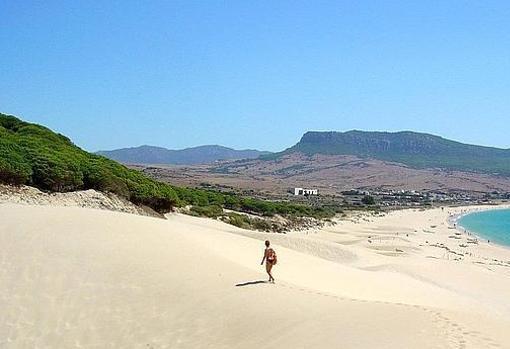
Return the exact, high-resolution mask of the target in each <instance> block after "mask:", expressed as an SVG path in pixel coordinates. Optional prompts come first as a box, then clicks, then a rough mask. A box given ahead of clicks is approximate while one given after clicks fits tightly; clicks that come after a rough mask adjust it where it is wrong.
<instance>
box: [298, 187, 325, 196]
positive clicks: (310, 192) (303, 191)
mask: <svg viewBox="0 0 510 349" xmlns="http://www.w3.org/2000/svg"><path fill="white" fill-rule="evenodd" d="M294 195H301V196H308V195H319V190H318V189H304V188H294Z"/></svg>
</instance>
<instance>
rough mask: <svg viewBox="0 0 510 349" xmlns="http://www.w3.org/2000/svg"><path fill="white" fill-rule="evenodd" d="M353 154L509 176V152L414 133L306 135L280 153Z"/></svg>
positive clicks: (411, 164)
mask: <svg viewBox="0 0 510 349" xmlns="http://www.w3.org/2000/svg"><path fill="white" fill-rule="evenodd" d="M292 152H301V153H304V154H308V155H313V154H327V155H356V156H360V157H370V158H375V159H379V160H384V161H392V162H399V163H402V164H405V165H408V166H411V167H416V168H444V169H450V170H461V171H472V172H482V173H491V174H501V175H506V176H508V175H510V149H497V148H490V147H482V146H476V145H468V144H463V143H459V142H455V141H451V140H448V139H444V138H441V137H438V136H433V135H429V134H424V133H416V132H396V133H390V132H362V131H349V132H307V133H306V134H305V135H304V136H303V137H302V138H301V140H300V141H299V143H297V144H296V145H295V146H293V147H291V148H289V149H287V150H286V151H284V152H283V153H279V154H278V155H274V156H271V157H272V158H274V157H278V156H280V155H282V154H288V153H292Z"/></svg>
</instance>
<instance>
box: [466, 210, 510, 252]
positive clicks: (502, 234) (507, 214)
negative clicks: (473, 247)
mask: <svg viewBox="0 0 510 349" xmlns="http://www.w3.org/2000/svg"><path fill="white" fill-rule="evenodd" d="M458 223H459V225H460V226H462V227H463V228H465V229H467V230H469V231H470V232H472V233H475V234H476V235H478V236H480V237H481V238H484V239H487V240H490V241H491V242H495V243H499V244H502V245H506V246H510V210H490V211H483V212H476V213H471V214H468V215H466V216H464V217H462V218H461V219H460V220H459V222H458Z"/></svg>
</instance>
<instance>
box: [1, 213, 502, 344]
mask: <svg viewBox="0 0 510 349" xmlns="http://www.w3.org/2000/svg"><path fill="white" fill-rule="evenodd" d="M398 214H400V215H402V217H404V216H405V215H408V216H409V215H411V218H410V219H409V221H408V222H407V223H406V222H405V221H403V220H402V217H400V216H398V217H397V218H395V217H394V216H390V217H384V218H378V221H372V222H371V223H368V222H366V223H364V225H362V224H360V225H356V224H354V223H352V224H351V223H345V224H343V225H339V226H338V227H335V228H328V229H327V230H324V231H321V232H317V233H316V234H310V235H306V234H289V235H288V236H286V235H276V234H271V235H269V234H263V233H256V232H248V231H244V230H241V229H237V228H235V227H231V226H227V225H225V224H223V223H220V222H215V221H211V220H206V219H200V218H193V217H187V216H181V215H172V216H170V217H169V219H168V220H162V219H157V218H149V217H142V216H136V215H129V214H124V213H114V212H109V211H100V210H94V209H85V208H74V207H52V206H18V205H12V204H3V205H0V246H1V249H0V285H1V288H0V309H1V311H0V347H2V348H3V347H6V348H35V347H38V348H73V347H78V348H80V347H82V348H260V347H266V346H278V347H280V348H497V347H500V348H508V347H510V333H508V331H507V329H508V326H509V325H510V320H509V319H510V315H509V310H508V308H507V307H508V304H507V305H505V304H504V302H505V300H506V299H505V297H504V296H503V295H504V294H505V292H506V294H510V293H508V291H509V290H510V288H509V285H510V282H509V279H508V274H505V272H501V271H500V270H499V269H498V268H499V267H498V268H494V269H493V270H492V271H489V270H488V269H486V266H482V265H479V264H473V263H469V262H466V261H464V262H462V261H461V262H454V261H451V260H446V259H443V258H440V256H439V257H437V256H436V257H437V258H436V259H434V258H428V257H429V256H428V255H429V254H433V253H434V252H435V248H433V247H419V244H421V241H420V239H421V238H422V237H421V236H418V235H416V236H414V235H413V236H410V237H406V239H407V242H406V241H403V242H402V243H401V245H402V246H403V247H402V248H406V247H410V246H414V247H415V248H416V250H415V251H410V252H409V253H408V254H407V255H406V256H398V257H389V256H384V255H381V254H379V253H377V251H374V250H372V249H369V248H367V246H365V245H368V243H367V242H366V238H365V237H364V235H363V234H370V233H364V232H363V231H362V230H361V229H358V230H356V229H357V227H362V228H363V229H369V230H370V229H371V228H374V227H372V226H371V225H370V224H376V225H377V227H378V228H379V230H378V231H380V232H381V233H380V234H388V231H389V230H388V229H387V228H385V227H389V226H390V225H391V226H392V227H395V226H397V227H400V226H402V225H404V226H406V227H407V228H408V229H411V230H410V231H414V225H415V224H419V223H420V222H422V221H421V220H425V222H426V223H427V224H428V223H429V219H430V220H434V221H435V222H437V220H438V219H443V218H444V217H443V216H439V215H438V214H437V212H435V213H434V212H428V213H427V212H425V213H423V212H420V213H416V217H418V218H419V217H422V218H419V219H418V218H416V217H414V216H412V214H410V213H398ZM413 214H414V213H413ZM433 215H436V216H437V217H436V216H433ZM423 217H425V218H423ZM434 217H435V218H434ZM438 217H439V218H438ZM420 219H421V220H420ZM409 222H412V224H411V223H409ZM396 223H398V224H396ZM438 224H439V223H438ZM445 229H446V228H445ZM342 231H343V232H342ZM438 235H439V233H438ZM355 236H358V238H357V239H358V240H356V241H357V242H354V243H352V244H343V243H341V241H346V240H355V239H354V237H355ZM360 236H361V237H363V238H359V237H360ZM267 237H270V239H271V240H272V241H273V243H274V244H275V249H276V250H277V252H278V257H279V264H278V265H277V266H276V267H275V277H276V279H277V283H276V284H275V285H272V284H267V283H265V282H263V281H264V280H265V279H266V275H265V273H264V269H263V267H262V266H260V264H259V263H260V259H261V254H262V251H263V246H262V244H261V240H264V239H266V238H267ZM445 239H447V238H445ZM381 241H382V240H381ZM441 241H442V240H441ZM378 243H380V244H381V245H382V244H384V242H378ZM386 243H387V242H386ZM399 244H400V242H399ZM399 246H400V245H399ZM429 248H430V251H429V250H428V249H429ZM477 248H479V249H480V251H481V252H480V253H482V252H483V253H485V252H487V251H488V252H487V253H489V252H490V253H492V252H491V251H492V250H491V248H492V247H486V246H478V247H477ZM417 250H419V251H420V252H416V251H417ZM505 253H507V251H506V250H503V249H501V250H498V252H497V253H496V254H497V255H498V256H505ZM498 258H499V257H498ZM509 260H510V258H509ZM501 269H502V270H506V269H504V268H503V267H501ZM477 284H478V286H476V285H477ZM480 284H483V285H480ZM236 285H237V286H236ZM470 285H473V287H471V288H469V286H470ZM466 288H468V289H466Z"/></svg>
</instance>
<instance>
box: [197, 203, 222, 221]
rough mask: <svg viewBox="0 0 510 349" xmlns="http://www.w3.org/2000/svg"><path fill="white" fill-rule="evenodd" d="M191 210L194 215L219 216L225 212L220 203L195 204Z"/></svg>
mask: <svg viewBox="0 0 510 349" xmlns="http://www.w3.org/2000/svg"><path fill="white" fill-rule="evenodd" d="M190 212H191V214H192V215H194V216H200V217H209V218H217V217H219V216H221V215H222V214H223V209H222V208H221V206H218V205H209V206H193V207H191V209H190Z"/></svg>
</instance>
